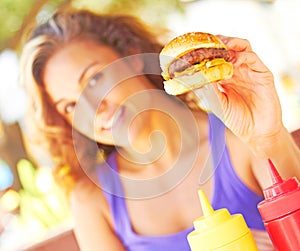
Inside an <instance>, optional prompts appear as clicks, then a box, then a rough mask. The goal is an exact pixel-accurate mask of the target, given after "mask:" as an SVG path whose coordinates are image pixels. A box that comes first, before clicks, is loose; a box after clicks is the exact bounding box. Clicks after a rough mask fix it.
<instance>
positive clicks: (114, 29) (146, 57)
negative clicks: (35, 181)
mask: <svg viewBox="0 0 300 251" xmlns="http://www.w3.org/2000/svg"><path fill="white" fill-rule="evenodd" d="M220 38H221V39H222V40H223V41H224V43H225V44H226V45H227V47H228V49H229V50H230V52H231V61H232V63H233V65H234V76H233V77H232V78H231V79H229V80H226V81H222V82H220V83H215V84H214V85H212V86H213V87H216V88H215V91H216V94H217V98H218V100H219V101H218V102H219V104H221V108H222V111H223V113H222V116H220V114H217V115H218V117H220V118H221V119H222V121H221V120H220V119H219V118H218V117H217V116H215V115H214V114H213V113H209V114H207V113H205V112H204V111H201V110H200V109H188V107H187V106H186V105H185V104H189V105H190V107H193V106H192V101H191V100H190V95H188V96H186V97H181V98H182V99H183V100H185V101H186V102H182V101H181V99H178V98H176V97H170V96H169V95H167V94H166V93H165V92H164V91H163V89H162V80H161V78H160V76H158V75H159V73H160V70H159V61H158V54H159V52H160V50H161V48H162V47H161V45H160V44H159V43H158V42H157V40H156V39H155V37H154V36H153V35H152V34H151V33H150V32H149V31H148V30H147V29H146V28H145V27H144V26H143V25H142V24H141V23H140V22H139V21H138V20H136V19H134V18H132V17H129V16H109V15H96V14H93V13H91V12H88V11H67V12H61V13H56V14H55V15H54V16H53V18H51V19H50V20H49V21H48V22H47V23H45V24H42V25H40V26H39V27H37V28H36V29H35V30H34V31H33V32H32V35H31V37H30V38H29V41H28V42H27V44H26V45H25V47H24V50H23V54H22V69H23V75H22V76H23V82H24V85H25V86H26V89H27V91H28V94H29V96H30V98H31V101H32V106H31V108H32V113H31V115H34V118H35V119H34V121H36V125H37V128H38V129H40V130H37V129H36V130H35V132H38V131H41V132H44V135H45V139H46V142H48V149H49V150H50V152H51V153H52V156H53V159H54V160H55V161H56V165H57V166H58V167H59V169H58V170H59V171H58V172H57V174H58V176H62V175H63V174H64V173H65V171H66V168H63V169H61V168H62V167H66V166H68V167H70V169H69V172H68V173H67V175H66V176H64V178H63V180H64V181H67V183H68V185H69V187H71V185H72V184H73V186H72V189H71V191H70V197H71V207H72V212H73V215H74V230H75V234H76V236H77V239H78V242H79V245H80V247H81V250H88V251H91V250H99V249H100V250H181V251H182V250H189V246H188V243H187V240H186V236H187V234H188V233H189V232H190V231H192V224H193V221H194V220H195V219H196V218H198V217H199V216H200V215H201V210H200V211H199V208H200V205H199V202H198V198H197V190H198V189H199V188H201V189H203V190H204V192H205V194H206V195H207V196H208V197H209V198H210V200H211V203H212V206H213V207H214V208H215V209H217V208H221V207H227V208H228V209H229V210H230V212H231V213H237V212H239V213H243V215H244V217H245V220H246V222H247V224H248V226H249V227H250V228H251V229H253V230H254V232H255V237H256V235H257V242H258V245H262V246H263V245H265V244H266V243H264V242H263V241H262V239H261V238H260V237H261V236H264V237H266V236H267V235H266V233H265V231H264V227H263V223H262V221H261V218H260V216H259V213H258V211H257V208H256V205H257V203H258V202H259V201H261V200H262V199H263V197H262V189H263V188H264V187H266V186H268V185H270V178H269V175H268V170H267V158H271V159H272V161H273V162H274V164H275V165H276V166H277V167H278V170H279V172H280V173H281V175H282V176H283V177H290V176H295V175H296V176H298V177H300V174H299V173H300V170H299V168H298V163H299V160H300V154H299V150H298V148H297V147H296V145H295V144H294V142H293V140H292V138H291V136H290V135H289V133H288V132H287V130H286V129H285V127H284V126H283V123H282V120H281V108H280V105H279V100H278V97H277V94H276V92H275V88H274V83H273V76H272V74H271V72H270V71H269V70H268V69H267V68H266V67H265V66H264V65H263V63H262V62H261V61H260V59H259V58H258V57H257V56H256V55H255V53H254V52H253V51H252V50H251V47H250V45H249V43H248V42H247V41H246V40H243V39H238V38H229V37H223V36H220ZM206 91H208V90H205V89H204V92H206ZM212 112H214V108H212ZM215 112H216V113H219V112H218V111H215ZM31 121H32V120H31ZM225 125H226V126H227V127H225ZM39 137H41V135H40V134H39ZM98 149H100V151H99V150H98ZM211 149H212V152H211V153H212V154H210V150H211ZM283 149H285V150H284V151H285V153H284V154H283V153H282V151H283ZM99 156H100V157H101V156H102V157H103V156H104V157H105V161H104V162H102V163H101V164H99V163H98V162H99ZM210 157H212V158H210ZM286 167H288V169H287V168H286ZM83 170H84V171H85V172H83ZM70 177H72V179H70ZM257 233H259V234H257ZM266 245H267V244H266ZM267 246H268V245H267ZM267 248H268V247H266V249H265V250H270V249H267Z"/></svg>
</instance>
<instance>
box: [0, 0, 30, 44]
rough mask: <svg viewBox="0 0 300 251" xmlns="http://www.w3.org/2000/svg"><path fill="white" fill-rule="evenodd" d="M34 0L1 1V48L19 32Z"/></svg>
mask: <svg viewBox="0 0 300 251" xmlns="http://www.w3.org/2000/svg"><path fill="white" fill-rule="evenodd" d="M33 3H34V0H26V1H24V0H0V38H1V40H0V46H1V48H3V47H4V46H6V45H7V40H8V39H9V38H11V37H12V36H13V35H14V33H15V32H16V31H18V30H19V29H20V28H21V26H22V23H23V20H24V18H25V16H26V15H27V13H28V12H29V10H30V8H31V6H32V4H33Z"/></svg>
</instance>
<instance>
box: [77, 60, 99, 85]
mask: <svg viewBox="0 0 300 251" xmlns="http://www.w3.org/2000/svg"><path fill="white" fill-rule="evenodd" d="M96 64H99V62H98V61H93V62H91V63H90V64H88V65H87V66H86V67H85V68H84V69H83V71H82V72H81V74H80V77H79V79H78V83H79V84H81V82H82V80H83V78H84V76H85V74H86V72H87V71H88V70H89V69H90V68H91V67H93V66H94V65H96Z"/></svg>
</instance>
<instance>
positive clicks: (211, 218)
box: [187, 190, 257, 251]
mask: <svg viewBox="0 0 300 251" xmlns="http://www.w3.org/2000/svg"><path fill="white" fill-rule="evenodd" d="M199 197H200V202H201V206H202V211H203V216H201V217H200V218H198V219H196V220H195V221H194V228H195V229H194V231H192V232H191V233H190V234H188V236H187V238H188V242H189V245H190V247H191V249H192V251H199V250H201V251H208V250H209V251H211V250H215V249H218V248H222V247H224V246H226V245H228V244H229V243H233V242H235V241H240V240H241V241H240V243H239V245H247V249H244V250H251V251H252V250H257V248H256V245H255V243H254V240H253V237H252V235H251V232H250V229H249V228H248V226H247V224H246V222H245V220H244V218H243V216H242V215H241V214H235V215H230V213H229V212H228V210H227V209H226V208H222V209H219V210H214V209H213V208H212V206H211V205H210V203H209V201H208V199H207V197H206V196H205V194H204V192H203V191H202V190H199ZM244 237H246V238H244ZM230 246H231V245H230ZM251 247H253V248H252V249H251ZM222 250H223V249H222ZM224 250H225V249H224ZM226 250H227V249H226ZM228 250H230V249H228ZM231 250H234V249H232V246H231ZM237 250H238V249H237ZM239 250H242V249H239Z"/></svg>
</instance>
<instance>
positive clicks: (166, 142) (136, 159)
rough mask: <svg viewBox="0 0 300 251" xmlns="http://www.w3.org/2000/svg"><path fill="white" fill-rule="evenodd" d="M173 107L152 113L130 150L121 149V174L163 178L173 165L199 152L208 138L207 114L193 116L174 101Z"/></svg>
mask: <svg viewBox="0 0 300 251" xmlns="http://www.w3.org/2000/svg"><path fill="white" fill-rule="evenodd" d="M168 105H170V104H168ZM171 105H172V107H171V106H170V107H169V108H168V110H170V111H171V112H168V113H166V112H162V111H157V110H153V111H151V116H150V118H151V119H150V120H149V123H148V126H147V128H145V130H144V131H143V134H141V135H140V137H139V139H138V140H137V141H135V142H133V143H132V145H131V146H130V147H126V148H119V149H118V153H119V154H118V156H119V157H118V160H119V161H121V162H122V163H123V164H122V165H119V166H120V167H121V168H123V170H120V171H124V172H126V173H127V172H129V173H134V174H137V173H144V174H145V176H148V175H161V174H162V173H163V172H166V171H168V169H169V168H170V167H171V166H173V164H172V163H176V161H178V160H179V159H182V158H183V157H185V156H190V155H191V154H192V155H193V153H195V152H196V151H198V149H199V147H200V145H201V141H203V140H205V139H207V127H206V123H207V118H206V115H204V113H202V112H196V113H192V112H191V111H190V110H189V109H188V108H187V107H184V106H183V105H182V104H176V103H174V102H173V101H172V104H171ZM124 163H125V164H124ZM151 167H153V168H151ZM152 169H153V170H152ZM146 170H147V171H146ZM150 170H151V171H150ZM150 173H151V174H150Z"/></svg>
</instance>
